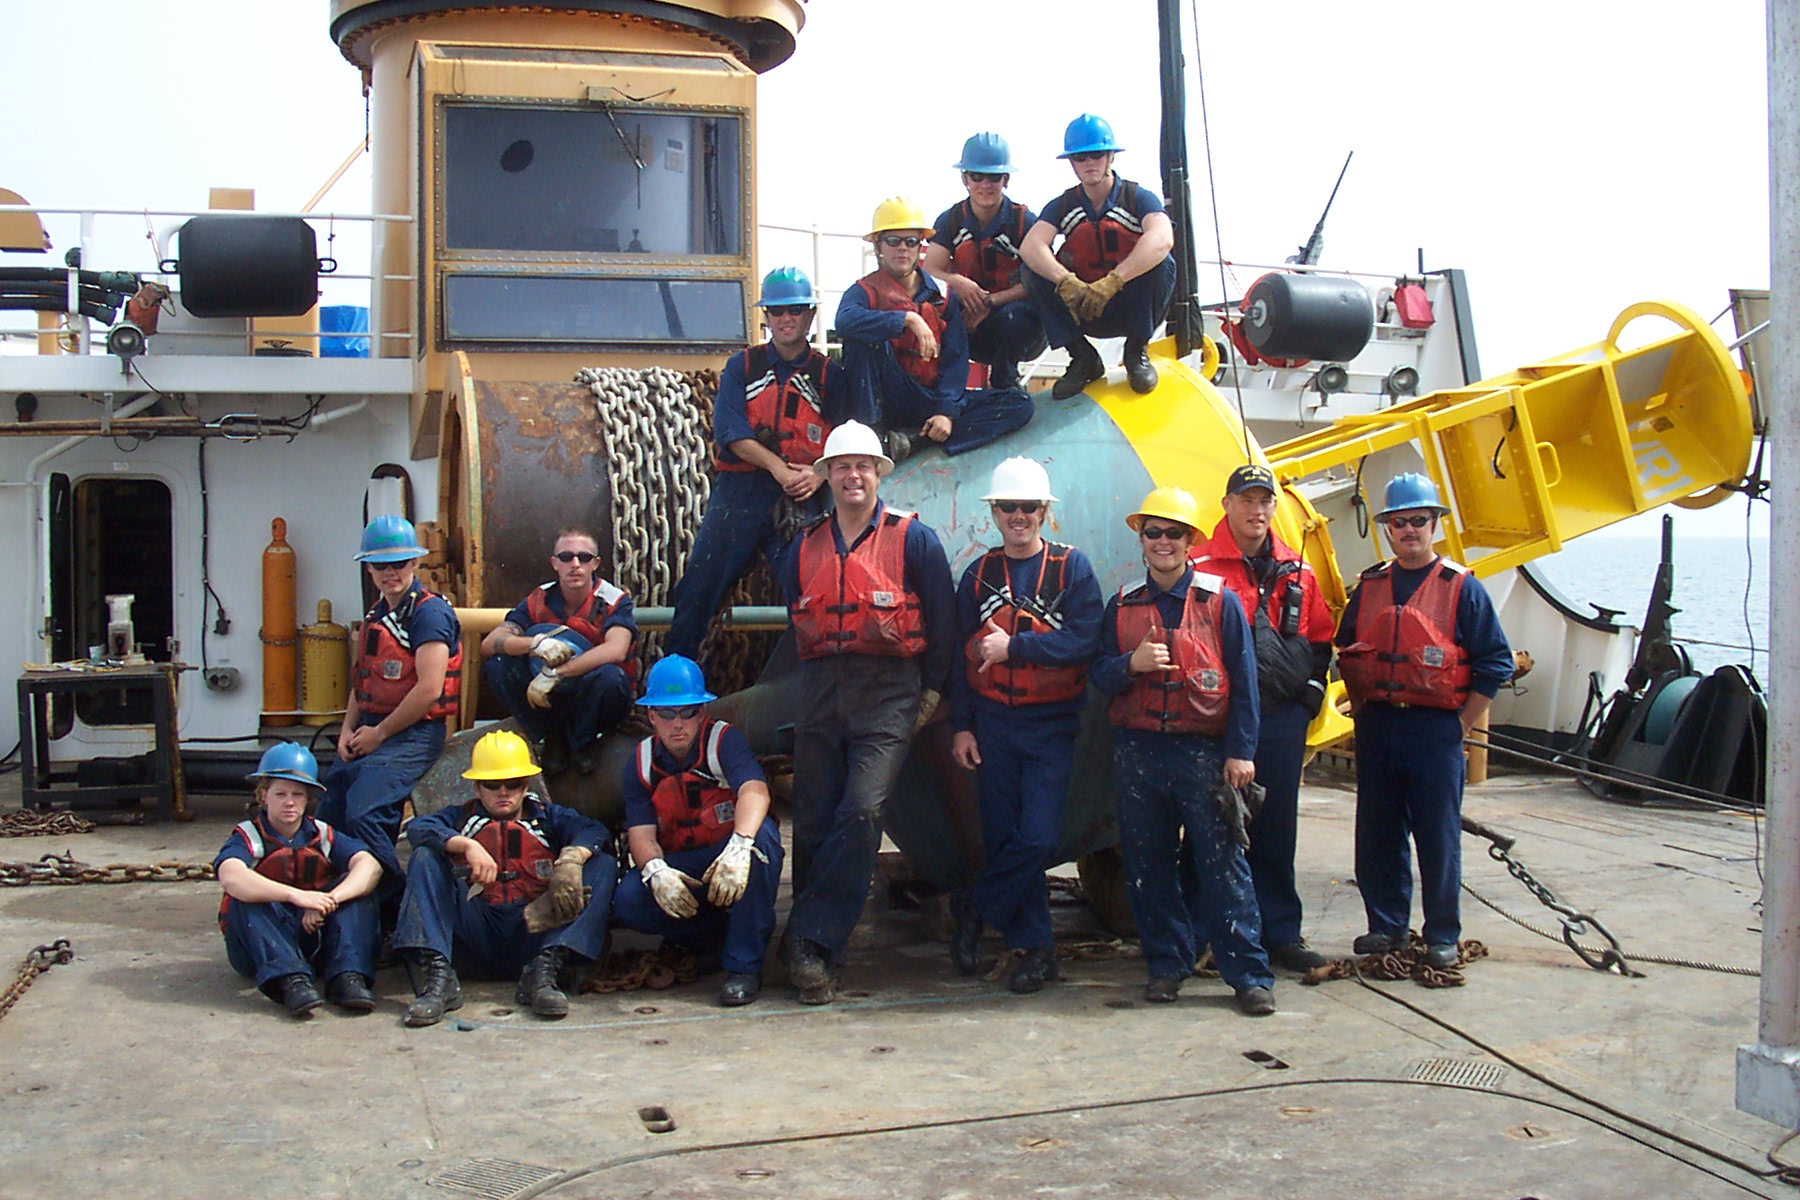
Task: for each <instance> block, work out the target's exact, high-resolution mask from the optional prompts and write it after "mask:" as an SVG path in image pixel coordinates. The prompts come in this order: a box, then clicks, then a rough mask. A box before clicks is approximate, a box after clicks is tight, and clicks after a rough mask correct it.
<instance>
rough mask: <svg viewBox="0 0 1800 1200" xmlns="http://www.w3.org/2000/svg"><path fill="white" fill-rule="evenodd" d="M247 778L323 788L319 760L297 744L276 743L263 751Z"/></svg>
mask: <svg viewBox="0 0 1800 1200" xmlns="http://www.w3.org/2000/svg"><path fill="white" fill-rule="evenodd" d="M248 778H250V779H291V780H293V781H294V782H295V783H304V784H305V785H306V786H307V787H309V788H322V787H324V786H325V785H324V784H322V783H320V782H319V760H318V759H316V758H314V757H313V755H312V751H311V750H308V749H307V748H306V747H305V746H302V745H301V744H300V743H298V742H276V743H275V744H274V745H273V746H270V747H269V748H268V749H267V750H264V751H263V756H262V761H261V762H259V763H257V764H256V770H255V771H254V772H253V773H252V774H251V775H249V776H248Z"/></svg>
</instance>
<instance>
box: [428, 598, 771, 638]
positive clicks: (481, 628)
mask: <svg viewBox="0 0 1800 1200" xmlns="http://www.w3.org/2000/svg"><path fill="white" fill-rule="evenodd" d="M511 611H512V610H511V609H507V608H459V609H457V610H456V619H457V621H458V622H459V623H461V625H462V631H463V632H464V633H465V634H470V635H472V636H474V637H486V636H487V635H488V634H490V633H492V632H493V631H494V630H495V629H497V628H498V627H499V626H500V623H501V622H502V621H504V620H506V614H507V613H509V612H511ZM631 615H632V619H633V620H635V621H636V622H637V625H638V628H639V629H667V628H668V627H669V625H670V623H671V622H673V621H674V619H675V610H674V609H673V608H670V607H668V606H667V605H650V606H646V607H643V608H635V609H633V610H632V614H631ZM718 620H719V623H720V624H721V625H729V626H730V627H731V628H733V629H752V630H776V629H786V628H787V627H788V611H787V609H785V608H782V607H781V606H780V605H778V604H740V605H737V606H736V607H734V608H731V609H728V610H726V611H725V612H723V613H720V614H719V617H718Z"/></svg>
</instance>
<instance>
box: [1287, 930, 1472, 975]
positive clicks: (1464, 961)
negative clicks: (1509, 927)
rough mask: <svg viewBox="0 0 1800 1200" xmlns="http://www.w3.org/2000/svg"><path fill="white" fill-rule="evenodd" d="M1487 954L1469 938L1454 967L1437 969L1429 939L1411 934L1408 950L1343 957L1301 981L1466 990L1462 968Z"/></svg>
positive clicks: (1461, 944) (1460, 945)
mask: <svg viewBox="0 0 1800 1200" xmlns="http://www.w3.org/2000/svg"><path fill="white" fill-rule="evenodd" d="M1487 955H1488V948H1487V947H1486V946H1484V945H1483V944H1482V943H1480V942H1478V941H1476V940H1475V939H1474V938H1467V939H1465V940H1463V941H1461V942H1458V943H1457V947H1456V965H1455V966H1454V967H1434V966H1432V965H1431V964H1430V963H1428V962H1427V961H1425V939H1424V938H1422V937H1420V936H1419V935H1418V934H1416V933H1415V934H1412V935H1411V938H1410V941H1409V942H1408V944H1407V947H1406V949H1404V950H1390V951H1388V952H1387V953H1386V954H1369V955H1365V956H1363V957H1362V958H1340V959H1337V960H1336V961H1334V962H1328V963H1326V964H1325V965H1324V966H1322V967H1314V968H1313V969H1312V970H1310V971H1308V972H1307V973H1306V974H1305V975H1303V976H1301V977H1300V982H1301V983H1303V984H1305V985H1307V986H1308V987H1312V986H1315V985H1317V984H1321V983H1325V982H1327V981H1329V980H1333V979H1358V978H1361V979H1386V980H1390V981H1391V980H1400V979H1410V980H1412V981H1413V982H1414V983H1416V984H1418V985H1419V986H1420V987H1428V988H1453V987H1462V986H1463V985H1464V984H1466V983H1467V982H1468V980H1467V979H1466V978H1464V977H1463V973H1462V968H1464V967H1466V966H1468V965H1469V964H1470V963H1472V962H1474V961H1475V960H1476V959H1478V958H1486V957H1487Z"/></svg>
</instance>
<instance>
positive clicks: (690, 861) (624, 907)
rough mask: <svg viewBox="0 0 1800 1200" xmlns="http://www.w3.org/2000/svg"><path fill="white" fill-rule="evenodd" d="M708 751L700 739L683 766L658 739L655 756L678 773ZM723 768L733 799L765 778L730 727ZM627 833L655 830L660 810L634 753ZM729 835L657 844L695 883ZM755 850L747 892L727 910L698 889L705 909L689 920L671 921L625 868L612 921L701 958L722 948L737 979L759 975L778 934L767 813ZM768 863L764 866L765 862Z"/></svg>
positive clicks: (663, 838)
mask: <svg viewBox="0 0 1800 1200" xmlns="http://www.w3.org/2000/svg"><path fill="white" fill-rule="evenodd" d="M704 750H705V748H704V747H703V746H701V745H700V744H699V739H695V743H694V745H693V746H692V747H691V748H690V749H689V753H688V755H687V757H686V759H685V761H682V762H676V761H675V758H674V756H673V755H671V754H670V753H669V752H668V750H666V749H664V748H663V744H662V743H661V742H657V743H656V744H655V747H654V748H653V749H652V750H651V753H652V754H653V755H655V757H656V763H657V765H658V766H659V767H660V768H661V769H663V770H665V771H667V772H669V773H670V774H677V773H679V772H681V771H684V770H686V769H687V768H689V767H691V766H693V765H694V763H695V760H697V759H698V758H699V757H700V755H701V754H702V753H703V752H704ZM719 765H720V766H722V767H723V768H724V769H725V784H726V786H728V787H729V788H730V789H731V791H732V793H733V794H736V792H737V790H738V789H739V788H741V787H743V786H744V785H745V784H746V783H749V782H751V781H752V780H756V781H761V780H762V778H763V772H762V767H761V765H760V764H758V763H757V761H756V755H754V754H752V753H751V752H750V743H749V742H747V741H745V740H744V735H743V734H742V733H741V732H740V731H739V730H738V728H737V727H736V726H735V725H733V726H728V727H727V728H726V730H725V732H724V733H723V734H722V735H721V736H720V738H719ZM624 799H625V828H626V829H627V830H630V829H636V828H638V827H640V826H644V825H657V824H658V822H657V819H656V806H655V805H653V804H652V803H651V802H650V790H649V789H648V788H646V787H645V786H644V781H643V779H642V778H641V777H639V775H638V772H637V756H636V755H633V756H632V759H631V762H630V763H629V764H628V765H627V766H626V768H625V779H624ZM728 841H730V839H729V838H721V839H719V840H718V841H717V842H714V843H713V844H712V845H710V846H694V847H692V848H690V849H687V850H670V849H669V846H668V841H667V834H666V831H664V830H662V829H661V828H660V827H659V828H658V830H657V842H658V844H659V845H661V846H662V847H663V860H664V861H665V862H667V863H668V864H669V865H670V866H671V867H674V868H675V869H676V870H677V871H680V872H682V873H683V874H686V875H688V876H690V877H692V878H694V879H701V878H703V877H704V876H705V875H706V869H707V868H708V867H710V866H712V864H713V860H714V859H715V858H717V857H719V855H720V853H721V852H723V851H724V849H725V845H726V843H727V842H728ZM756 848H757V849H758V850H760V851H762V855H763V856H762V858H758V857H756V855H754V854H753V855H751V856H750V882H749V884H748V885H747V886H746V887H745V888H744V894H743V895H742V896H740V897H738V901H737V903H736V904H733V905H732V906H731V907H730V908H718V907H716V906H714V905H713V904H712V903H711V902H710V901H708V900H707V898H706V892H705V890H704V889H701V890H699V891H697V892H696V893H695V899H696V900H698V901H699V902H700V911H699V912H697V913H695V914H694V915H693V916H691V917H687V918H679V917H671V916H670V915H669V914H668V913H666V912H664V911H663V910H662V907H661V906H660V905H658V904H657V903H656V896H655V894H654V893H652V892H651V890H650V887H649V885H648V884H646V883H645V882H644V878H643V876H642V875H641V874H640V873H639V872H637V871H627V872H625V874H624V876H623V877H622V878H621V879H620V880H619V887H618V890H617V891H615V892H614V893H613V920H614V921H616V922H617V923H618V924H620V925H622V926H624V927H625V928H626V929H635V930H637V931H639V932H640V933H651V934H657V935H660V936H661V937H662V938H663V939H664V940H665V941H669V942H673V943H674V944H675V945H677V946H683V947H686V948H687V949H689V950H692V951H694V952H695V953H696V954H704V953H706V952H707V951H710V950H714V949H720V948H723V951H724V955H723V957H724V967H725V970H727V971H730V972H732V973H734V974H745V975H761V974H762V968H763V957H764V956H765V955H766V954H767V952H768V949H769V938H770V937H771V936H773V935H774V933H775V893H776V892H777V890H778V889H779V888H780V887H781V860H782V850H781V827H780V826H779V825H777V824H776V822H775V818H774V817H773V816H766V817H764V818H763V822H762V824H761V825H760V826H758V827H757V830H756ZM765 860H766V861H765Z"/></svg>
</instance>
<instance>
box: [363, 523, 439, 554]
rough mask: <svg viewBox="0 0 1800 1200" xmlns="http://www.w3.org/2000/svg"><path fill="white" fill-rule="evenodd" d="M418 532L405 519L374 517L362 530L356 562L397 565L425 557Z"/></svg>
mask: <svg viewBox="0 0 1800 1200" xmlns="http://www.w3.org/2000/svg"><path fill="white" fill-rule="evenodd" d="M425 553H426V551H425V547H423V546H421V545H419V534H418V531H417V530H415V529H414V528H413V525H412V522H411V521H409V520H407V519H406V518H405V517H392V516H388V517H376V518H375V519H374V520H373V521H370V522H369V524H368V526H367V527H366V528H364V529H363V536H362V550H361V551H360V552H359V553H358V554H357V555H356V561H357V562H370V563H399V562H411V561H412V560H413V559H415V558H424V557H425Z"/></svg>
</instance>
